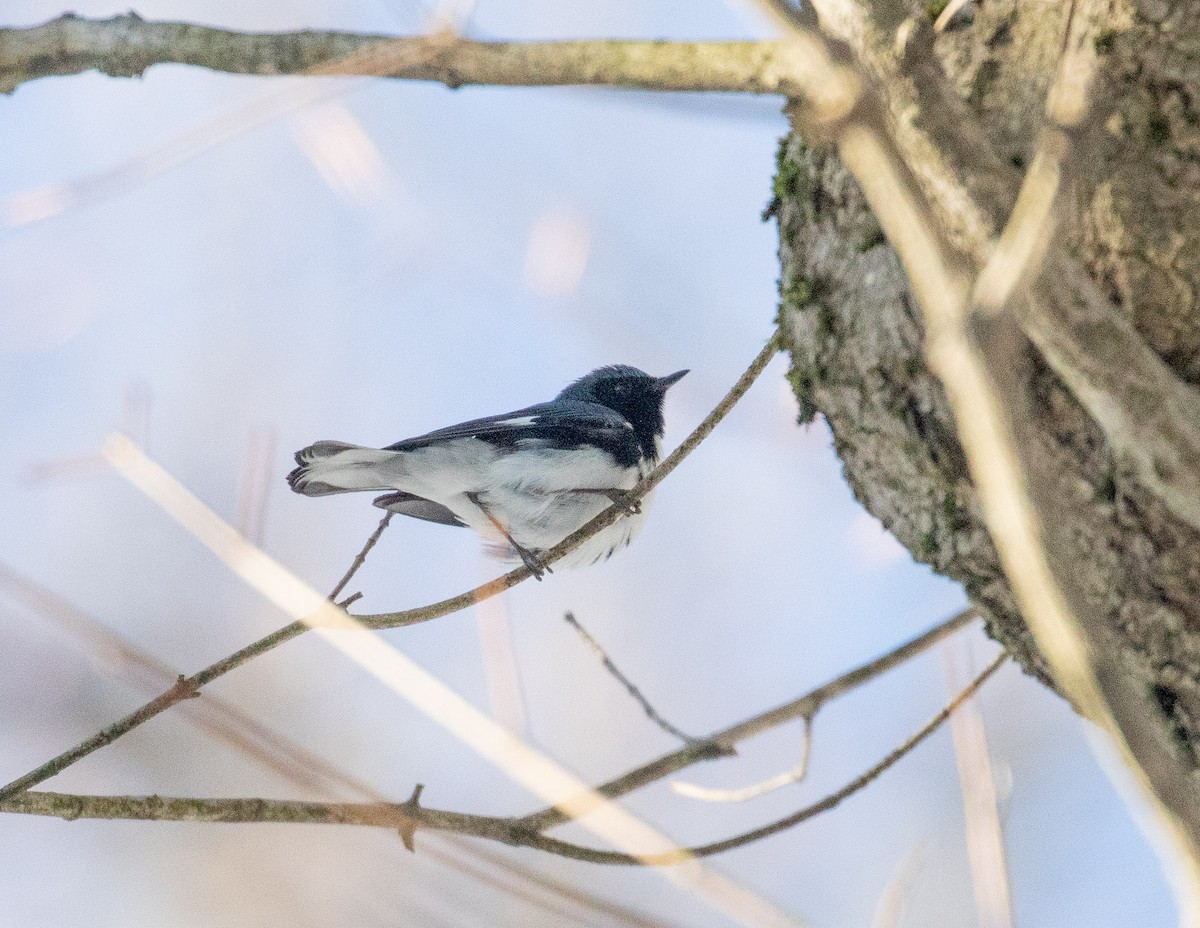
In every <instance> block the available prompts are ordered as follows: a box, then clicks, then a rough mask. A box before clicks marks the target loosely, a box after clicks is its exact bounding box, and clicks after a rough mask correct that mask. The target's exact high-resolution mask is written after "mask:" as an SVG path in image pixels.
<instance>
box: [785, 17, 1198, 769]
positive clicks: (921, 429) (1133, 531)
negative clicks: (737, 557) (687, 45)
mask: <svg viewBox="0 0 1200 928" xmlns="http://www.w3.org/2000/svg"><path fill="white" fill-rule="evenodd" d="M1116 6H1121V5H1120V4H1114V7H1116ZM1155 10H1157V8H1155ZM1118 13H1119V17H1118V18H1120V17H1124V18H1125V21H1127V22H1129V23H1131V24H1132V25H1130V26H1129V27H1128V28H1123V29H1122V30H1120V31H1119V32H1114V33H1106V34H1105V35H1104V38H1103V44H1102V46H1101V45H1098V46H1097V47H1098V49H1100V50H1101V52H1102V54H1103V55H1104V59H1105V65H1106V66H1105V69H1104V77H1103V80H1102V82H1101V85H1100V87H1099V88H1098V89H1097V93H1096V104H1097V107H1098V110H1097V111H1098V113H1099V117H1098V118H1097V119H1095V120H1094V121H1093V124H1091V125H1089V127H1088V129H1087V131H1086V132H1084V133H1083V135H1082V137H1081V138H1080V140H1079V144H1080V146H1081V150H1082V151H1083V152H1084V157H1083V158H1082V159H1081V161H1080V163H1079V165H1078V167H1077V169H1076V171H1075V177H1074V182H1073V185H1072V187H1071V189H1070V191H1069V193H1070V195H1069V196H1068V197H1066V198H1064V201H1063V205H1064V208H1065V209H1066V210H1067V211H1068V212H1069V215H1068V216H1066V217H1065V221H1063V222H1061V223H1060V226H1059V230H1060V231H1059V234H1062V235H1066V236H1067V237H1068V239H1067V240H1068V242H1069V245H1070V249H1071V251H1072V253H1073V254H1074V255H1075V257H1076V258H1078V259H1079V261H1080V262H1081V263H1082V264H1083V266H1084V267H1085V268H1087V270H1088V272H1089V273H1090V274H1091V275H1092V277H1093V278H1094V279H1095V280H1096V281H1098V282H1099V283H1100V284H1101V285H1102V287H1103V289H1104V292H1105V293H1107V294H1109V295H1110V297H1111V298H1112V299H1113V301H1114V303H1115V304H1116V305H1118V306H1120V307H1121V308H1122V310H1123V311H1124V312H1125V313H1126V314H1127V315H1128V317H1129V318H1130V319H1131V320H1132V321H1133V323H1134V325H1135V327H1136V328H1137V330H1138V332H1139V334H1140V335H1141V337H1142V338H1143V339H1144V340H1145V341H1146V342H1147V344H1149V345H1150V346H1151V347H1152V348H1153V349H1154V350H1155V351H1156V352H1157V353H1158V354H1159V356H1160V357H1161V358H1163V360H1165V361H1166V362H1167V363H1168V364H1169V365H1170V366H1171V367H1172V369H1173V370H1174V371H1175V373H1176V375H1177V376H1178V377H1179V378H1180V379H1181V380H1184V381H1186V382H1188V383H1191V384H1197V383H1200V313H1198V312H1197V307H1196V305H1195V294H1196V292H1197V287H1198V286H1200V261H1197V260H1196V257H1197V256H1198V252H1200V233H1197V232H1196V231H1195V230H1197V229H1200V216H1198V215H1197V209H1198V207H1200V157H1196V156H1197V154H1200V60H1198V59H1200V41H1197V39H1198V36H1200V4H1197V3H1181V4H1176V5H1174V8H1173V11H1172V12H1170V13H1169V15H1167V16H1166V17H1163V18H1157V17H1158V13H1157V12H1156V13H1155V16H1153V17H1151V16H1147V15H1145V14H1144V13H1143V12H1141V11H1140V10H1139V9H1125V8H1124V7H1122V8H1121V9H1120V10H1118ZM1061 18H1062V12H1061V10H1057V9H1055V5H1053V4H1044V3H1040V2H1038V0H1007V2H1005V0H1000V2H996V3H989V4H979V5H978V13H977V15H976V16H975V18H974V20H973V21H971V22H969V23H967V24H966V25H963V26H961V27H960V28H958V29H956V30H953V31H950V32H947V33H943V34H941V35H939V36H938V37H937V39H936V40H935V41H934V44H933V49H932V50H933V53H934V54H935V56H936V61H937V65H938V66H939V67H940V68H942V69H944V70H945V71H946V72H947V76H948V77H949V79H950V81H951V86H953V87H954V88H955V89H956V92H957V99H958V101H961V103H962V105H963V106H965V107H966V108H967V110H968V111H970V112H971V113H973V114H974V115H975V116H976V117H977V118H978V122H979V125H980V126H981V127H982V130H983V132H984V133H985V135H986V138H987V141H988V143H989V144H990V146H991V152H989V153H988V154H989V156H990V162H989V163H991V164H993V165H994V164H995V163H996V162H997V161H998V160H999V161H1005V162H1007V163H1008V164H1009V165H1012V166H1019V165H1023V164H1024V163H1027V162H1028V160H1029V159H1030V158H1031V157H1032V154H1033V151H1034V148H1035V145H1036V138H1037V133H1038V130H1039V128H1040V126H1041V122H1042V118H1043V107H1044V95H1045V91H1046V88H1047V87H1048V86H1049V84H1050V81H1051V78H1052V75H1053V69H1054V66H1055V62H1056V57H1055V53H1054V51H1055V48H1056V47H1057V43H1058V36H1059V32H1057V31H1056V29H1059V28H1060V23H1061ZM897 88H898V89H897V90H896V92H897V93H899V92H903V91H904V90H911V87H908V88H905V87H901V86H900V85H899V84H897ZM882 90H883V92H884V93H887V92H888V88H882ZM901 110H903V111H905V112H906V114H907V115H906V117H905V118H908V119H911V120H912V121H913V124H914V125H920V124H921V123H922V122H923V121H926V122H928V123H929V124H931V125H935V126H936V122H937V121H936V119H935V118H929V119H927V120H926V118H925V117H926V115H927V114H923V113H922V112H921V111H920V109H919V107H911V106H909V107H907V108H906V107H904V106H896V105H893V107H892V112H893V114H896V113H897V112H898V111H901ZM900 135H901V137H903V135H904V133H903V130H902V131H901V133H900ZM959 168H960V170H963V171H969V170H970V166H969V165H959ZM973 180H974V179H972V178H970V177H968V178H967V179H966V183H967V186H971V184H972V181H973ZM774 192H775V194H776V200H775V201H774V202H773V203H772V207H771V210H770V212H771V214H772V215H773V216H774V217H775V218H776V219H777V221H778V223H779V230H780V260H781V278H780V280H781V283H780V318H781V320H782V321H783V322H784V323H785V325H786V331H787V332H788V334H789V337H790V341H791V344H790V346H789V350H790V353H791V359H792V368H791V373H790V375H789V379H790V381H791V383H792V386H793V388H794V390H795V391H796V393H797V398H798V400H799V401H800V407H801V412H802V415H805V416H811V415H812V414H815V413H816V412H817V411H819V412H820V413H821V414H822V415H823V416H824V417H825V419H826V420H827V421H828V423H829V425H830V428H831V429H832V431H833V435H834V440H835V443H836V449H837V452H838V454H839V456H840V457H841V459H842V461H843V465H844V471H845V475H846V479H847V481H848V482H849V484H850V486H851V487H852V489H853V490H854V492H855V494H856V496H857V497H858V499H859V500H860V501H861V502H862V503H863V505H864V506H865V507H866V508H867V509H868V510H869V511H871V512H872V513H873V514H874V515H876V516H877V517H878V518H879V519H880V520H881V521H882V522H883V524H884V525H885V526H886V527H887V528H888V530H889V531H891V532H892V533H893V534H894V535H895V536H896V537H897V538H898V539H899V540H900V541H901V543H903V544H904V545H905V547H907V548H908V550H909V551H910V552H911V553H912V555H913V557H914V558H915V559H916V560H918V561H921V562H923V563H927V564H929V565H930V566H932V567H933V568H934V569H935V570H937V571H938V572H940V573H942V574H944V575H946V576H948V577H951V578H953V579H955V580H957V581H959V582H961V583H962V584H963V585H964V587H965V589H966V590H967V592H968V594H969V595H970V596H971V598H972V599H973V600H974V601H975V602H976V603H978V604H979V605H981V606H982V607H984V608H985V609H986V610H987V612H988V614H989V621H988V627H989V631H990V633H991V634H992V635H993V636H994V637H995V638H996V639H997V640H999V641H1001V642H1002V643H1003V644H1004V645H1005V646H1006V647H1007V648H1008V649H1009V650H1010V651H1011V652H1012V653H1013V655H1014V656H1015V657H1016V658H1017V659H1018V660H1019V661H1020V663H1021V664H1022V666H1024V667H1025V668H1026V670H1028V671H1029V672H1030V673H1032V674H1034V675H1035V676H1037V677H1038V678H1039V679H1041V680H1042V681H1043V682H1047V683H1050V684H1051V685H1052V680H1051V678H1050V674H1049V672H1048V668H1047V665H1046V662H1045V660H1044V659H1043V657H1042V655H1041V654H1040V653H1039V652H1038V650H1037V647H1036V645H1035V644H1034V642H1033V640H1032V638H1031V636H1030V634H1029V632H1028V630H1027V628H1026V626H1025V624H1024V622H1023V621H1022V619H1021V617H1020V614H1019V612H1018V610H1017V609H1016V606H1015V604H1014V600H1013V597H1012V593H1011V590H1010V587H1009V584H1008V582H1007V581H1006V579H1005V578H1004V575H1003V572H1002V571H1001V569H1000V564H999V560H998V557H997V555H996V551H995V549H994V547H993V546H992V543H991V541H990V539H989V537H988V535H987V532H986V529H985V528H984V523H983V519H982V517H981V514H980V510H979V507H978V504H977V501H976V497H975V493H974V490H973V488H972V485H971V481H970V476H969V474H968V473H967V470H966V466H965V463H964V458H963V455H962V452H961V449H960V447H959V443H958V439H957V436H956V431H955V426H954V420H953V417H952V415H951V412H950V408H949V405H948V403H947V401H946V398H945V395H944V394H943V392H942V390H941V387H940V385H939V384H938V382H937V381H936V379H935V378H934V376H933V375H932V374H931V373H930V371H929V368H928V366H927V364H926V360H925V356H924V344H923V337H924V333H923V328H922V323H921V314H920V312H919V311H918V310H917V308H916V307H915V306H914V304H913V297H912V296H911V294H910V293H909V290H908V285H907V281H906V279H905V277H904V273H903V271H902V269H901V267H900V264H899V261H898V259H897V258H896V256H895V253H894V252H893V250H892V249H891V247H890V246H889V245H887V244H884V243H880V242H879V241H878V239H877V237H876V232H875V230H877V229H878V226H877V224H875V223H874V219H873V217H872V216H871V213H870V210H869V208H868V206H867V204H866V202H865V200H864V198H863V196H862V194H861V192H860V191H859V189H858V186H857V184H856V183H855V181H854V179H853V178H852V177H851V176H850V175H849V173H848V172H847V171H846V170H845V168H844V167H842V165H841V164H840V162H839V161H838V159H837V156H836V155H835V154H834V153H833V152H832V151H831V150H829V149H828V148H825V147H808V146H806V145H805V144H804V142H803V141H802V139H801V134H800V132H799V131H793V133H792V135H791V136H789V137H788V139H786V140H785V142H784V143H783V145H782V146H781V150H780V159H779V170H778V172H777V181H776V184H775V191H774ZM935 199H936V197H935ZM942 202H943V203H944V202H945V201H942ZM948 218H949V221H948V225H950V226H951V227H953V225H954V223H955V217H948ZM1027 356H1028V368H1027V375H1026V389H1027V392H1028V397H1027V399H1028V401H1029V411H1030V427H1031V429H1032V433H1031V434H1032V435H1033V436H1034V442H1035V447H1036V449H1037V453H1038V454H1039V455H1040V456H1041V458H1042V461H1043V463H1044V464H1045V466H1046V467H1047V468H1049V470H1050V472H1052V473H1055V474H1057V475H1059V477H1060V478H1061V479H1060V486H1061V487H1063V488H1064V492H1066V493H1067V494H1069V496H1068V498H1069V501H1070V505H1069V507H1068V511H1069V513H1070V518H1068V519H1065V520H1062V522H1061V524H1053V525H1050V526H1047V542H1048V544H1049V546H1050V547H1051V549H1052V550H1051V554H1052V555H1054V556H1057V557H1060V558H1062V559H1063V561H1064V562H1065V563H1069V564H1071V565H1072V570H1073V572H1074V575H1075V578H1076V579H1077V580H1078V582H1079V586H1080V587H1081V588H1082V590H1083V591H1084V595H1085V596H1086V599H1087V608H1088V611H1089V615H1088V617H1087V620H1088V621H1093V622H1099V623H1102V624H1103V625H1104V626H1105V627H1106V628H1107V629H1108V630H1110V631H1112V632H1114V633H1115V634H1116V636H1117V640H1118V641H1120V643H1121V646H1122V648H1123V654H1122V656H1123V658H1125V663H1126V666H1127V667H1128V668H1129V670H1130V672H1131V673H1133V674H1135V675H1136V676H1137V677H1138V678H1139V679H1141V680H1143V681H1144V682H1145V684H1146V686H1147V687H1149V688H1151V689H1152V690H1153V692H1154V693H1155V695H1156V696H1157V697H1158V702H1159V704H1160V705H1161V706H1162V708H1163V710H1164V716H1165V721H1166V723H1167V726H1168V727H1169V728H1170V729H1171V730H1172V732H1173V733H1174V734H1176V735H1177V736H1179V737H1180V738H1181V739H1182V740H1184V741H1186V742H1187V743H1188V744H1189V746H1190V747H1191V749H1192V753H1193V756H1196V755H1197V754H1198V753H1200V536H1198V535H1197V533H1196V532H1195V531H1194V530H1193V529H1191V528H1190V527H1188V526H1186V525H1184V524H1182V523H1181V522H1179V521H1178V520H1177V519H1175V518H1174V517H1173V516H1172V515H1171V514H1170V513H1169V512H1168V511H1167V510H1166V509H1165V508H1164V507H1163V505H1162V504H1161V503H1160V502H1159V501H1158V500H1157V499H1156V498H1155V497H1154V495H1153V494H1152V493H1150V492H1148V491H1147V490H1146V489H1145V488H1144V487H1143V486H1141V485H1140V484H1139V483H1138V481H1137V480H1136V479H1135V478H1134V476H1133V475H1132V473H1131V472H1130V469H1129V468H1128V467H1127V466H1126V465H1125V463H1124V462H1123V461H1122V460H1121V459H1120V458H1119V457H1118V456H1117V455H1115V454H1114V453H1113V450H1112V449H1111V447H1110V446H1109V444H1108V443H1107V441H1106V439H1105V436H1104V433H1103V431H1102V430H1101V429H1100V427H1099V426H1098V425H1097V424H1096V423H1095V422H1094V421H1093V420H1092V419H1091V417H1090V416H1088V414H1087V413H1086V412H1085V411H1084V409H1083V407H1082V406H1081V405H1080V403H1079V402H1078V401H1077V399H1076V398H1075V397H1074V396H1073V395H1072V394H1071V392H1070V390H1069V389H1068V388H1067V387H1066V386H1065V385H1064V384H1063V383H1062V382H1061V381H1060V380H1059V378H1058V377H1056V376H1055V374H1054V373H1053V372H1052V371H1051V370H1050V368H1049V367H1048V366H1047V364H1045V363H1044V362H1043V361H1042V360H1041V358H1040V357H1039V356H1038V355H1037V354H1036V352H1035V351H1034V350H1033V349H1032V348H1029V349H1028V352H1027Z"/></svg>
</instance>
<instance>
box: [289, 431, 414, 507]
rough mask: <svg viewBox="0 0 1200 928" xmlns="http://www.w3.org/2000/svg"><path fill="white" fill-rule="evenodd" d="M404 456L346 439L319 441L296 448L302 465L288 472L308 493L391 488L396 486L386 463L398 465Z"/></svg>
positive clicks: (292, 483)
mask: <svg viewBox="0 0 1200 928" xmlns="http://www.w3.org/2000/svg"><path fill="white" fill-rule="evenodd" d="M400 457H401V455H400V454H399V453H398V452H395V451H380V450H378V449H377V448H364V447H363V446H362V445H348V444H346V443H345V442H342V441H319V442H317V443H316V444H315V445H309V446H308V447H307V448H305V449H304V450H302V451H297V452H296V463H297V464H299V465H300V466H299V467H297V468H296V469H295V470H294V471H292V472H291V473H290V474H288V477H287V482H288V486H290V487H291V488H292V489H293V490H295V491H296V492H297V493H303V494H304V495H305V496H328V495H329V494H331V493H354V492H356V491H358V490H374V491H379V490H390V489H393V487H392V486H391V484H390V483H389V482H388V477H387V474H386V473H385V465H387V464H391V465H392V466H393V468H395V467H396V464H397V462H398V460H399V458H400Z"/></svg>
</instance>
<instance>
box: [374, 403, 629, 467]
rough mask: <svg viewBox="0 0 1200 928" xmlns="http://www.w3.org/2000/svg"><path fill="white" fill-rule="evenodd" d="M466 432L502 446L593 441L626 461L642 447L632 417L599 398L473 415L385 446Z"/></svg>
mask: <svg viewBox="0 0 1200 928" xmlns="http://www.w3.org/2000/svg"><path fill="white" fill-rule="evenodd" d="M462 438H477V439H479V440H480V441H486V442H488V443H489V444H491V445H494V446H496V447H497V448H501V449H512V450H516V449H517V448H519V447H529V446H531V445H536V446H538V447H542V448H554V449H562V450H569V449H574V448H582V447H587V446H595V447H599V448H601V449H603V450H604V451H607V452H608V453H609V454H611V455H612V456H613V459H614V460H615V461H616V462H617V464H619V465H620V466H622V467H632V466H633V465H635V464H636V463H637V461H638V458H639V457H640V454H641V451H640V447H639V445H638V440H637V436H636V435H635V433H634V430H633V426H632V425H631V424H630V423H629V420H628V419H626V418H625V417H624V416H622V415H621V414H620V413H618V412H616V411H615V410H612V409H609V408H608V407H607V406H601V405H600V404H599V403H581V402H575V401H571V400H565V401H564V400H556V401H554V402H551V403H540V404H538V405H537V406H528V407H526V408H525V409H518V410H516V411H515V412H510V413H504V414H503V415H499V416H488V417H487V418H484V419H472V420H471V421H470V422H462V423H459V424H458V425H451V426H449V427H447V428H444V429H438V430H437V431H435V432H430V433H428V434H427V435H419V436H417V437H416V438H407V439H405V440H404V441H398V442H396V443H395V444H392V445H388V446H387V447H386V448H385V449H384V450H385V451H415V450H417V449H418V448H428V447H429V446H431V445H437V444H442V443H443V442H449V441H454V440H456V439H462Z"/></svg>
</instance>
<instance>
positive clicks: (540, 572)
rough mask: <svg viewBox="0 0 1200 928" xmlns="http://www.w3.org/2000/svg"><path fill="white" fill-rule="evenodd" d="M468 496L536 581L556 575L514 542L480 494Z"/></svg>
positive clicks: (469, 493) (540, 560)
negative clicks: (546, 575)
mask: <svg viewBox="0 0 1200 928" xmlns="http://www.w3.org/2000/svg"><path fill="white" fill-rule="evenodd" d="M466 496H467V499H469V500H470V501H471V502H473V503H474V504H475V505H476V506H478V507H479V511H480V512H482V513H483V514H484V515H485V516H487V520H488V521H489V522H491V523H492V525H493V526H494V527H495V529H496V531H498V532H499V533H500V534H501V535H503V536H504V540H505V541H507V542H508V543H509V544H510V545H512V548H513V550H514V551H516V552H517V554H518V556H519V557H520V558H521V563H522V564H524V565H525V566H526V567H528V568H529V572H530V573H531V574H533V578H534V579H535V580H541V579H542V577H543V576H544V575H545V574H552V573H554V571H552V570H551V569H550V565H549V564H545V563H543V562H542V559H541V558H539V557H538V556H537V555H536V554H534V553H533V552H532V551H527V550H526V549H525V548H523V547H521V545H519V544H517V543H516V541H514V540H513V537H512V535H510V534H508V529H506V528H505V527H504V526H503V525H502V524H501V522H500V520H499V519H497V518H496V517H495V516H494V515H492V514H491V513H490V512H488V508H487V506H485V505H484V504H483V500H481V499H480V498H479V494H478V493H472V492H470V491H468V492H467V494H466Z"/></svg>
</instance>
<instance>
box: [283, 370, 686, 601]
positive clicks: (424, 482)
mask: <svg viewBox="0 0 1200 928" xmlns="http://www.w3.org/2000/svg"><path fill="white" fill-rule="evenodd" d="M687 373H688V371H686V370H682V371H677V372H676V373H674V374H668V375H667V376H666V377H652V376H650V375H649V374H647V373H645V372H644V371H641V370H639V369H638V368H636V367H630V366H629V365H626V364H614V365H609V366H607V367H601V368H598V369H596V370H594V371H592V372H591V373H589V374H586V375H585V376H583V377H580V378H579V379H578V380H576V381H574V382H573V383H571V384H570V385H569V386H567V387H566V388H565V389H563V390H562V392H560V393H559V394H558V396H556V397H555V398H554V399H553V400H551V401H550V402H548V403H539V404H537V405H534V406H527V407H526V408H524V409H518V410H516V411H514V412H508V413H503V414H501V415H498V416H488V417H486V418H483V419H472V420H470V421H468V422H462V423H460V424H458V425H452V426H449V427H447V428H443V429H438V430H436V431H433V432H429V433H427V434H425V435H419V436H417V437H416V438H407V439H405V440H404V441H398V442H396V443H395V444H391V445H388V446H387V447H385V448H373V447H368V446H364V445H352V444H347V443H346V442H340V441H318V442H316V443H315V444H312V445H309V446H308V447H307V448H304V449H302V450H300V451H298V452H296V464H297V467H296V469H295V470H293V471H292V472H291V473H290V474H288V477H287V481H288V485H289V486H290V487H291V488H292V490H294V491H295V492H296V493H302V494H304V495H305V496H328V495H331V494H335V493H355V492H364V491H365V492H383V495H382V496H378V497H376V499H375V500H374V505H376V506H378V507H379V508H381V509H385V510H388V511H390V512H394V513H398V514H400V515H405V516H410V517H412V518H414V519H422V520H424V521H426V522H436V523H440V524H442V525H450V526H459V527H468V528H471V529H474V530H475V531H476V532H477V533H478V534H480V535H481V536H483V539H484V541H485V548H486V550H487V552H488V553H489V554H490V555H492V556H493V557H497V558H499V559H500V560H503V561H508V562H510V563H517V562H520V563H523V564H524V565H525V566H526V567H527V568H528V569H529V571H530V573H532V575H533V576H534V577H536V578H537V579H538V580H541V579H542V576H543V574H545V573H547V572H551V571H550V568H549V566H548V565H547V564H546V563H545V561H544V560H543V558H544V555H545V553H546V552H547V551H548V550H549V549H551V548H552V547H554V546H555V545H556V544H558V542H560V541H562V540H563V539H564V538H566V537H567V536H568V535H570V534H571V533H572V532H574V531H575V530H576V529H579V528H581V527H582V526H584V525H586V524H587V523H588V522H590V521H591V520H592V519H593V518H594V517H595V516H597V515H599V514H600V512H602V511H603V510H604V509H606V508H608V507H609V506H614V505H615V506H617V507H619V508H620V509H621V510H622V511H623V513H624V516H623V518H620V519H618V520H617V521H615V522H614V523H613V524H612V525H609V526H607V527H605V528H603V529H601V530H600V531H598V532H597V533H596V534H595V535H593V536H592V537H590V538H589V539H587V541H585V542H583V543H582V544H581V545H579V547H577V548H575V549H574V550H573V551H571V552H570V553H568V554H567V555H565V556H564V557H563V558H562V559H561V560H560V561H559V562H558V563H559V565H561V566H564V567H580V566H585V565H588V564H594V563H596V562H597V561H600V560H605V559H607V558H609V557H610V556H612V554H613V552H614V551H616V550H617V549H618V548H621V547H624V546H625V545H628V544H629V543H630V542H631V541H633V539H634V537H635V536H636V535H637V534H638V533H639V532H640V531H641V529H642V526H643V525H644V523H645V520H646V510H647V509H648V507H649V504H650V495H651V494H647V495H646V496H645V497H643V498H642V499H641V500H634V499H632V498H631V497H629V495H628V491H629V490H631V489H633V488H634V487H635V486H636V485H637V483H638V482H639V481H640V480H641V479H642V478H644V477H645V476H647V475H648V474H649V473H650V472H651V471H652V470H653V469H654V467H655V466H656V465H657V464H658V460H659V458H660V456H661V455H662V439H663V430H664V423H663V399H664V397H665V395H666V392H667V390H668V389H669V388H670V387H671V386H672V385H674V384H675V383H677V382H678V381H679V380H680V378H682V377H683V376H684V375H685V374H687Z"/></svg>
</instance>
